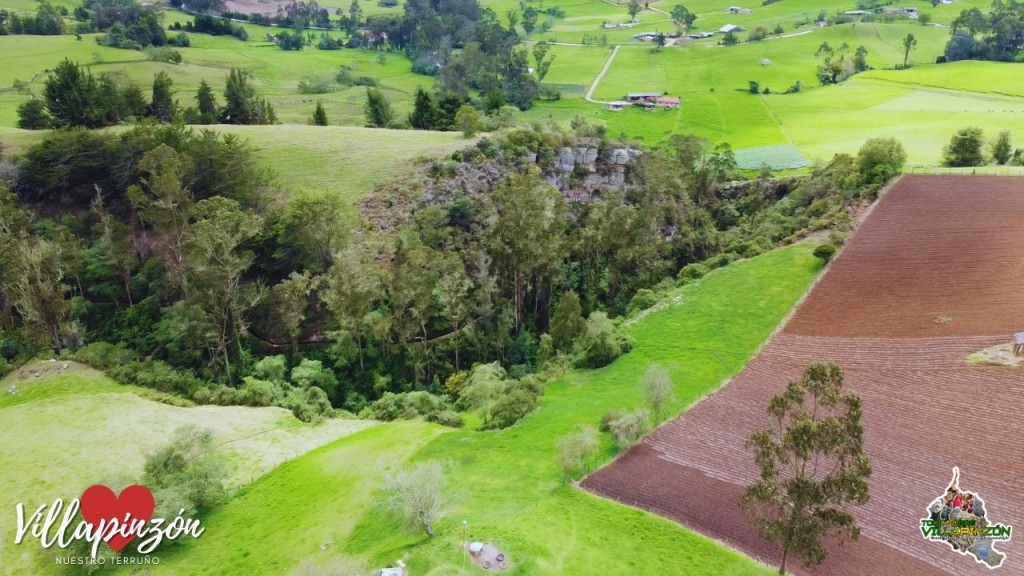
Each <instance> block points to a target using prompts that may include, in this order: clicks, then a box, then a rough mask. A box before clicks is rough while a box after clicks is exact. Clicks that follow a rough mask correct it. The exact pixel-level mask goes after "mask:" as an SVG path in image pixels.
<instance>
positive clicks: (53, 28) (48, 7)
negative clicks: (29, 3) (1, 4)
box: [0, 0, 68, 36]
mask: <svg viewBox="0 0 1024 576" xmlns="http://www.w3.org/2000/svg"><path fill="white" fill-rule="evenodd" d="M67 15H68V10H67V8H64V7H60V8H55V7H54V6H53V4H50V3H49V2H47V1H46V0H41V1H40V2H39V6H38V8H36V13H35V14H34V15H33V14H18V13H17V12H10V11H8V10H0V36H6V35H8V34H32V35H38V36H58V35H60V34H63V33H64V16H67Z"/></svg>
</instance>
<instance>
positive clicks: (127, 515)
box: [79, 484, 156, 552]
mask: <svg viewBox="0 0 1024 576" xmlns="http://www.w3.org/2000/svg"><path fill="white" fill-rule="evenodd" d="M79 503H80V505H81V509H82V518H85V521H86V522H88V523H89V525H90V526H92V529H93V530H98V529H99V524H100V522H103V528H102V529H103V538H104V539H106V537H107V535H108V534H110V533H111V532H110V531H111V529H112V528H113V526H112V523H113V521H114V520H116V521H117V527H116V528H117V531H118V532H120V531H121V526H124V525H130V524H131V523H132V522H133V521H136V520H139V521H142V522H149V519H150V518H152V517H153V508H154V507H155V506H156V502H155V501H154V500H153V493H152V492H150V491H149V488H146V487H145V486H139V485H138V484H135V485H133V486H129V487H127V488H125V489H124V490H122V491H121V495H120V496H117V495H115V494H114V491H113V490H111V489H110V488H107V487H106V486H103V485H102V484H97V485H95V486H90V487H89V488H88V489H87V490H86V491H85V492H83V493H82V498H81V499H80V500H79ZM135 537H136V534H132V535H130V536H123V535H121V534H120V533H118V534H116V535H115V536H114V537H113V538H110V539H109V540H107V546H110V547H111V548H113V549H114V552H120V551H121V549H122V548H124V547H125V546H127V545H128V543H129V542H131V541H132V540H134V539H135Z"/></svg>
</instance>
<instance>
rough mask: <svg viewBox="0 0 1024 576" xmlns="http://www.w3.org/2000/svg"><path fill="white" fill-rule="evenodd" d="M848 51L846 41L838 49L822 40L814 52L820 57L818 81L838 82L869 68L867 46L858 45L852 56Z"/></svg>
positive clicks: (822, 82)
mask: <svg viewBox="0 0 1024 576" xmlns="http://www.w3.org/2000/svg"><path fill="white" fill-rule="evenodd" d="M849 51H850V46H849V45H848V44H847V43H846V42H843V43H842V45H840V46H839V48H838V49H837V48H832V46H831V45H829V43H828V42H822V43H821V45H820V46H818V50H817V51H816V52H815V53H814V55H815V56H816V57H820V58H821V64H820V65H818V82H821V84H822V85H826V84H839V83H840V82H842V81H843V80H846V79H847V78H849V77H850V76H853V75H854V74H857V73H860V72H864V71H865V70H869V69H870V68H871V67H870V66H868V61H867V57H868V50H867V48H865V47H863V46H858V47H857V50H856V51H855V52H854V53H853V56H852V57H851V56H850V54H849ZM796 91H799V90H796Z"/></svg>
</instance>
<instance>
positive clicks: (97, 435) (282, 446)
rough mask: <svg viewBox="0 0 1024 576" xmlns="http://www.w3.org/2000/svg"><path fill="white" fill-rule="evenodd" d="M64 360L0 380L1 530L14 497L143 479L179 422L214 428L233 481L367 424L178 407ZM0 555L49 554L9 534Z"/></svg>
mask: <svg viewBox="0 0 1024 576" xmlns="http://www.w3.org/2000/svg"><path fill="white" fill-rule="evenodd" d="M63 365H64V362H61V361H58V362H55V363H48V362H47V363H33V364H29V365H27V366H24V367H22V368H21V369H19V370H18V371H17V372H15V373H13V374H11V375H9V376H8V377H7V378H5V379H2V380H0V389H2V390H3V395H2V396H0V422H2V423H3V426H2V427H3V443H4V449H3V450H2V451H0V470H2V471H3V473H2V477H3V479H4V490H3V492H2V493H0V509H2V510H4V511H5V513H4V514H3V516H2V518H0V527H3V530H2V531H3V533H4V534H6V535H9V534H13V531H14V528H13V526H12V523H13V522H14V515H13V511H14V508H15V506H16V504H18V503H24V504H25V506H26V508H30V509H34V508H35V507H38V506H39V505H41V504H44V503H52V502H53V500H54V499H56V498H62V499H64V501H65V502H67V501H69V500H70V499H72V498H76V497H78V496H79V495H80V494H81V493H82V491H83V490H84V489H85V488H87V487H89V486H90V485H92V484H96V483H133V482H136V481H138V480H140V479H141V476H142V469H143V464H144V461H145V457H146V455H147V454H149V453H150V452H153V451H155V450H156V449H157V448H159V447H160V446H161V445H162V444H163V443H164V442H165V441H166V438H167V437H168V436H169V435H170V434H171V432H173V431H174V430H175V429H176V428H178V427H179V426H183V425H186V424H194V425H197V426H200V427H205V428H209V429H210V430H212V431H213V433H214V438H215V441H216V443H217V444H218V445H223V449H224V451H225V454H226V456H227V461H228V463H229V469H230V473H231V476H230V478H229V481H228V485H229V488H231V489H234V488H237V487H238V486H241V485H244V484H247V483H250V482H252V481H253V479H255V478H259V477H260V476H261V475H263V474H265V473H267V472H269V471H270V470H272V469H274V467H275V466H277V465H279V464H281V463H282V462H285V461H287V460H290V459H292V458H295V457H296V456H299V455H301V454H303V453H305V452H308V451H309V450H312V449H314V448H316V447H318V446H321V445H323V444H326V443H328V442H330V441H332V440H335V439H337V438H341V437H343V436H346V435H348V434H352V433H354V432H356V431H358V430H362V429H365V428H367V427H368V426H371V425H372V423H371V422H366V421H356V420H347V421H346V420H329V421H327V422H325V423H323V424H321V425H318V426H312V425H308V424H303V423H301V422H299V421H298V420H296V419H295V418H294V417H293V416H292V415H291V413H290V412H288V411H287V410H284V409H281V408H247V407H241V406H230V407H222V406H199V407H194V408H178V407H175V406H170V405H167V404H161V403H158V402H154V401H153V400H149V399H147V398H146V397H147V396H148V395H149V394H150V393H151V392H150V391H149V390H144V389H138V388H134V387H129V386H122V385H119V384H117V383H115V382H113V381H112V380H110V379H108V378H106V377H105V376H103V375H102V374H101V373H99V372H97V371H95V370H92V369H89V368H84V367H80V366H78V365H76V364H74V363H71V364H69V367H68V369H67V370H63V369H62V368H63ZM33 373H36V374H37V375H35V376H33ZM20 374H25V375H26V378H25V379H22V378H21V377H20ZM11 385H16V386H17V393H16V394H14V395H10V394H8V393H7V390H8V388H9V387H10V386H11ZM140 395H141V396H140ZM7 511H9V512H10V515H8V514H7V513H6V512H7ZM0 557H2V558H3V562H0V574H3V575H11V576H14V575H20V574H26V573H33V572H38V570H39V568H40V563H41V562H44V561H49V562H52V558H46V557H44V555H41V554H40V553H39V549H38V545H37V544H35V543H32V544H22V545H21V546H18V547H14V545H13V542H12V540H11V539H10V538H7V537H5V538H2V539H0Z"/></svg>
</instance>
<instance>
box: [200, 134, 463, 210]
mask: <svg viewBox="0 0 1024 576" xmlns="http://www.w3.org/2000/svg"><path fill="white" fill-rule="evenodd" d="M216 129H217V130H219V131H220V132H224V133H230V134H238V135H240V136H243V137H245V138H247V139H248V140H249V141H250V142H251V143H252V144H253V145H254V146H256V147H258V148H259V149H260V151H259V152H258V153H257V158H258V159H259V160H260V162H262V163H263V164H264V165H265V166H268V167H270V168H272V169H273V170H274V171H275V172H276V173H277V178H278V183H279V184H280V185H281V186H282V187H283V188H284V189H285V190H287V191H297V190H308V191H310V192H323V193H325V194H340V195H342V196H344V197H345V198H347V199H349V200H351V201H352V202H355V201H356V200H358V199H359V198H360V197H362V196H364V195H365V194H366V193H367V192H369V191H371V190H372V189H373V187H374V186H375V185H376V184H379V183H381V182H384V181H386V180H390V179H393V178H398V177H401V176H402V175H404V174H407V173H408V172H411V171H412V170H413V168H415V166H416V163H415V161H416V160H417V159H419V158H424V157H427V158H436V157H438V156H444V155H448V154H451V153H452V152H454V151H455V150H458V149H460V148H463V147H465V146H468V145H470V144H471V143H472V142H473V141H474V140H466V139H463V138H462V134H461V133H460V132H426V131H421V130H381V129H375V128H359V127H355V126H328V127H321V126H218V127H217V128H216Z"/></svg>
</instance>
